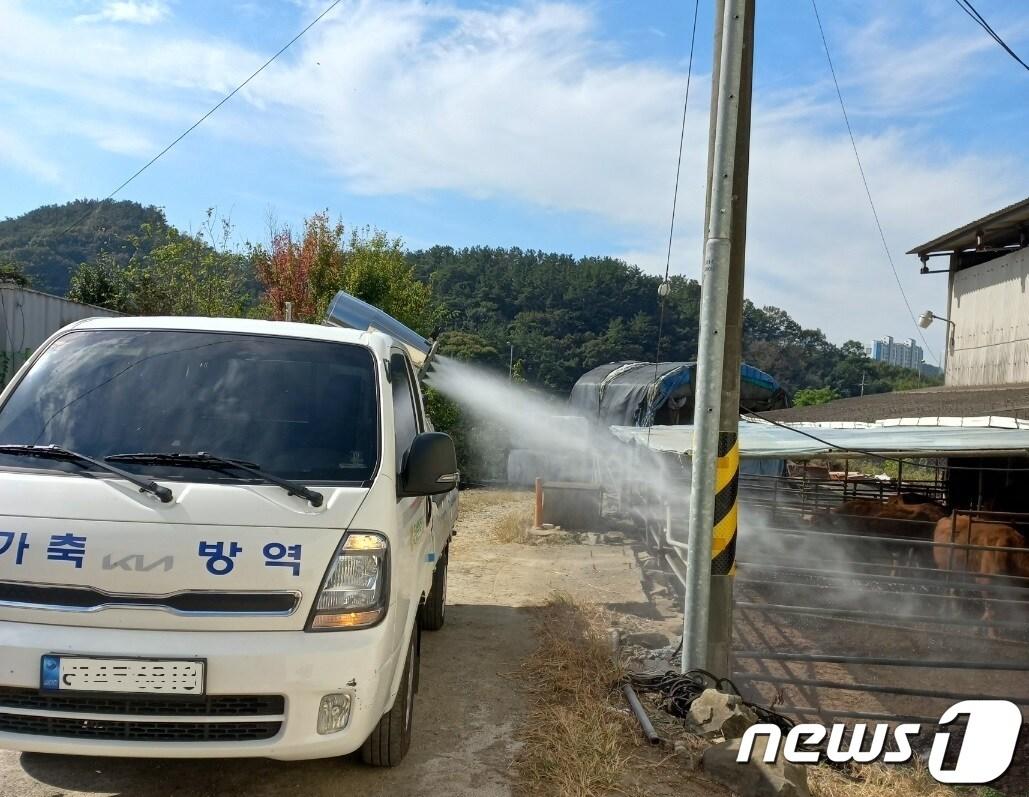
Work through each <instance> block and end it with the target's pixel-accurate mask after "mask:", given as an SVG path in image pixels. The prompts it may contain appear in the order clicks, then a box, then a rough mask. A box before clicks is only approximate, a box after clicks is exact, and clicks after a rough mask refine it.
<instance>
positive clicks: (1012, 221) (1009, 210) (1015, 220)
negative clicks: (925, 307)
mask: <svg viewBox="0 0 1029 797" xmlns="http://www.w3.org/2000/svg"><path fill="white" fill-rule="evenodd" d="M1026 226H1029V197H1026V198H1025V199H1023V200H1021V201H1020V202H1015V203H1014V204H1012V205H1008V206H1007V207H1006V208H1001V209H1000V210H997V211H994V212H993V213H990V214H989V215H987V216H983V217H982V218H981V219H976V220H975V221H970V222H969V223H968V224H965V225H964V226H962V227H958V228H957V229H956V230H951V231H950V232H948V233H946V234H945V235H941V236H940V237H939V238H934V239H933V240H931V241H927V242H926V243H924V244H922V245H921V246H916V247H915V248H914V249H912V250H911V251H909V252H908V254H909V255H928V254H932V253H933V252H958V251H962V250H964V249H974V248H975V247H976V236H977V235H978V234H979V233H980V232H982V233H983V236H984V241H983V244H984V245H986V246H1011V245H1012V244H1016V243H1018V240H1019V228H1022V227H1026Z"/></svg>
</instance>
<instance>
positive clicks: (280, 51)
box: [60, 0, 343, 235]
mask: <svg viewBox="0 0 1029 797" xmlns="http://www.w3.org/2000/svg"><path fill="white" fill-rule="evenodd" d="M342 2H343V0H333V2H332V3H330V4H329V6H328V7H327V8H326V9H325V10H324V11H322V13H320V14H319V15H318V16H317V17H315V18H314V19H313V20H311V22H310V23H309V24H308V25H307V27H306V28H304V29H303V30H302V31H300V33H298V34H297V35H296V36H294V37H293V38H292V39H290V40H289V41H288V42H286V43H285V44H284V45H283V46H282V47H280V48H279V49H278V50H277V51H276V52H275V54H274V55H272V57H271V58H269V59H268V60H267V61H265V62H264V63H263V64H261V66H259V67H258V68H257V69H256V70H254V71H253V72H252V73H250V76H249V77H248V78H247V79H246V80H244V81H243V82H242V83H240V84H239V85H238V86H236V88H234V89H233V90H232V91H230V92H229V93H228V94H226V95H225V96H224V97H222V98H221V99H220V100H218V102H217V103H215V104H214V105H213V106H211V108H210V109H209V110H208V111H207V113H205V114H204V115H203V116H201V117H200V118H199V119H197V120H196V121H195V122H194V123H193V124H191V125H190V126H189V127H187V128H186V129H185V130H184V131H182V133H180V134H179V135H178V136H177V137H176V138H175V139H174V140H173V141H172V142H171V143H170V144H168V146H166V147H165V148H164V149H162V150H161V151H160V152H158V153H157V154H156V155H154V157H152V158H151V159H150V160H148V161H147V162H146V163H144V164H143V165H142V166H141V167H140V168H139V169H137V170H136V171H135V172H134V173H133V174H132V175H131V176H130V177H129V178H128V179H127V180H125V181H124V182H123V183H122V184H121V185H119V186H118V187H117V188H115V189H114V190H113V191H112V192H111V193H109V194H108V195H107V196H105V197H104V198H103V199H102V200H100V202H99V203H98V204H97V206H96V207H94V208H93V209H92V210H89V211H87V212H86V213H85V214H83V216H82V217H80V218H79V219H77V220H75V221H73V222H72V223H71V224H69V225H68V226H67V227H65V228H64V230H62V231H61V233H60V234H61V235H64V234H66V233H67V232H69V231H70V230H71V229H72V228H74V227H77V226H79V225H80V224H82V222H84V221H86V220H88V219H89V217H90V216H92V215H93V214H94V213H96V212H97V211H98V210H99V209H100V208H101V207H102V206H103V203H104V202H106V201H107V200H109V199H111V198H112V197H114V196H115V195H116V194H118V193H119V192H121V190H122V189H123V188H125V187H126V186H127V185H128V184H129V183H131V182H132V181H133V180H135V179H136V178H137V177H139V176H140V175H141V174H142V173H143V172H145V171H146V170H147V169H149V168H150V167H151V166H153V165H154V164H155V163H156V162H157V161H158V160H160V159H161V158H162V157H163V156H164V155H165V154H167V153H168V151H169V150H170V149H171V148H172V147H174V146H175V145H176V144H178V143H179V142H180V141H182V139H184V138H185V137H186V136H188V135H189V134H190V133H192V132H193V131H194V130H196V129H197V128H198V127H199V126H200V125H201V124H203V123H204V122H205V121H206V120H207V118H208V117H209V116H211V114H213V113H214V112H215V111H217V110H218V109H219V108H221V107H222V106H223V105H224V104H225V103H227V102H228V101H229V100H231V99H232V98H233V97H234V96H236V94H238V93H239V92H240V90H242V89H243V88H244V87H245V86H246V85H247V84H248V83H249V82H250V81H251V80H253V79H254V78H255V77H257V76H258V75H259V74H261V73H262V72H263V71H264V70H265V69H266V68H267V67H268V66H269V65H270V64H271V63H272V62H273V61H274V60H275V59H277V58H278V57H279V56H280V55H282V54H283V53H284V52H286V50H288V49H289V48H290V47H292V46H293V45H294V44H296V43H297V41H299V40H300V38H301V37H302V36H303V35H304V34H305V33H307V32H308V31H309V30H311V28H313V27H314V26H315V25H317V24H318V23H319V22H321V21H322V18H323V17H324V16H325V15H326V14H328V13H329V12H330V11H332V9H334V8H335V7H336V6H338V5H339V4H340V3H342Z"/></svg>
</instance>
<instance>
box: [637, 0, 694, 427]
mask: <svg viewBox="0 0 1029 797" xmlns="http://www.w3.org/2000/svg"><path fill="white" fill-rule="evenodd" d="M699 10H700V0H695V2H694V3H693V30H692V31H691V33H690V60H689V64H688V65H687V67H686V97H685V98H684V99H683V102H682V127H681V128H680V130H679V155H678V158H677V159H676V161H675V189H674V190H673V191H672V220H671V223H670V224H669V227H668V254H667V255H666V256H665V281H664V283H662V284H663V285H664V286H665V290H666V291H667V290H668V289H669V288H668V274H669V272H670V270H671V267H672V238H674V237H675V209H676V205H677V204H678V202H679V175H680V174H681V173H682V151H683V147H684V144H685V141H686V110H687V108H689V105H690V81H691V79H692V76H693V52H694V48H695V46H696V43H697V12H698V11H699ZM667 301H668V294H667V293H665V294H664V295H662V296H661V309H660V311H659V313H658V319H657V351H656V352H655V353H654V382H655V384H656V383H657V377H658V368H659V367H660V365H661V338H662V336H663V334H664V325H665V303H666V302H667ZM647 434H648V435H649V434H650V433H649V431H648V433H647Z"/></svg>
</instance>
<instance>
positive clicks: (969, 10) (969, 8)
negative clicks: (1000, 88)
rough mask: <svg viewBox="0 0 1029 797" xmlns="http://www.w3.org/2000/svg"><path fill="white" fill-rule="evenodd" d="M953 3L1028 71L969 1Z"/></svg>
mask: <svg viewBox="0 0 1029 797" xmlns="http://www.w3.org/2000/svg"><path fill="white" fill-rule="evenodd" d="M954 2H955V3H957V4H958V8H960V9H961V10H962V11H964V12H965V13H966V14H968V16H970V17H971V18H972V21H973V22H975V24H977V25H978V26H979V27H980V28H982V29H983V30H984V31H986V34H987V35H988V36H989V37H990V38H991V39H993V40H994V41H995V42H997V44H999V45H1000V46H1001V47H1002V48H1003V49H1004V51H1005V52H1006V53H1007V54H1008V55H1010V56H1011V57H1012V58H1014V59H1015V60H1016V61H1017V62H1018V63H1020V64H1021V65H1022V66H1023V67H1024V68H1025V69H1026V70H1029V64H1027V63H1026V62H1025V61H1023V60H1022V59H1021V58H1019V57H1018V55H1017V54H1016V53H1015V51H1014V50H1012V49H1011V48H1010V47H1008V45H1007V43H1006V42H1005V41H1004V40H1003V39H1002V38H1001V37H1000V35H999V34H998V33H997V31H995V30H994V29H993V27H992V26H991V25H990V23H989V22H987V21H986V18H985V17H983V15H982V14H980V13H979V12H978V11H977V10H976V8H975V6H973V5H972V3H971V2H970V0H954Z"/></svg>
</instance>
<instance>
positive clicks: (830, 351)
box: [408, 246, 919, 398]
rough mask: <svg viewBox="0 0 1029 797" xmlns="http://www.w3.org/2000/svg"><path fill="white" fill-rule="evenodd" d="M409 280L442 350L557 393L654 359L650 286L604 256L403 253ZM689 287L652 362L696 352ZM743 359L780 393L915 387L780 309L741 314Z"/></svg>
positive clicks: (673, 303)
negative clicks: (512, 371)
mask: <svg viewBox="0 0 1029 797" xmlns="http://www.w3.org/2000/svg"><path fill="white" fill-rule="evenodd" d="M408 259H409V261H410V262H411V263H413V264H414V266H415V269H416V273H417V274H418V276H419V277H420V278H422V279H424V280H427V281H429V282H430V283H431V285H432V288H433V294H434V296H435V297H436V299H437V301H438V302H439V303H440V304H441V305H442V307H443V308H444V319H445V323H444V325H443V326H444V328H445V329H449V330H458V331H459V334H455V333H453V332H452V333H451V334H450V336H449V339H447V340H446V341H445V342H446V343H447V344H448V346H449V347H450V348H451V349H452V350H455V351H456V352H457V353H459V354H462V355H463V356H465V357H468V358H470V359H475V360H479V361H487V362H492V363H495V364H496V365H497V366H498V367H503V368H506V367H507V365H508V358H509V356H510V348H509V347H510V346H511V345H513V346H514V360H515V363H516V370H520V372H521V374H522V375H523V376H524V378H525V379H526V380H527V381H528V382H530V383H533V384H538V385H540V386H542V387H547V388H550V389H552V390H555V391H557V392H560V393H565V394H567V392H568V391H569V390H570V389H571V386H572V385H573V384H574V383H575V381H576V379H578V378H579V376H580V375H582V374H583V373H585V372H586V371H588V370H589V369H591V368H593V367H595V366H597V365H601V364H603V363H607V362H612V361H614V360H630V359H641V360H653V359H654V357H655V353H656V350H657V327H658V316H659V298H658V293H657V288H658V285H659V284H660V281H661V280H660V278H659V277H657V276H653V275H649V274H644V273H643V272H642V271H640V270H639V269H638V268H636V267H634V266H629V265H627V264H625V263H624V262H622V261H620V260H616V259H614V258H606V257H605V258H583V259H580V260H576V259H575V258H573V257H571V256H568V255H559V254H551V253H545V252H537V251H531V250H530V251H526V250H521V249H491V248H488V247H472V248H467V249H453V248H451V247H445V246H437V247H433V248H432V249H427V250H423V251H418V252H412V253H410V254H409V255H408ZM699 309H700V285H699V284H698V283H697V282H696V280H692V279H684V278H682V277H673V278H672V287H671V292H670V294H669V296H668V301H667V305H666V307H665V317H664V324H663V328H662V329H663V331H662V336H661V359H662V360H693V359H695V358H696V354H697V330H698V327H699ZM744 358H745V360H746V361H747V362H748V363H750V364H751V365H754V366H756V367H758V368H761V369H762V370H765V371H767V372H769V373H770V374H772V375H773V376H775V377H776V378H777V379H778V380H779V381H780V382H781V383H782V384H783V385H784V386H785V387H786V388H787V390H789V391H790V392H793V391H796V390H799V389H804V388H827V389H828V390H829V392H828V393H826V394H823V395H824V397H826V398H827V397H831V395H832V393H836V394H838V395H842V396H850V395H856V394H857V393H858V392H859V390H860V387H859V385H860V383H861V381H862V374H863V373H864V374H865V392H866V393H882V392H887V391H890V390H898V389H905V388H910V387H915V386H916V385H917V384H918V383H919V378H918V375H917V374H916V373H915V372H913V371H909V370H905V369H901V368H896V367H892V366H888V365H885V364H883V363H877V362H873V361H871V360H869V359H868V358H867V357H866V356H865V354H864V351H863V347H862V346H861V344H860V343H858V342H856V341H850V342H848V343H845V344H844V345H843V346H836V345H834V344H833V343H831V342H830V341H828V340H827V339H826V337H825V335H824V334H823V333H822V332H821V331H820V330H817V329H804V328H803V327H801V325H800V324H798V323H797V322H796V321H794V320H793V318H791V317H790V315H789V313H787V312H786V311H785V310H781V309H779V308H777V307H764V308H759V307H757V306H755V305H754V304H753V303H752V302H750V301H747V302H746V304H745V308H744Z"/></svg>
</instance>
